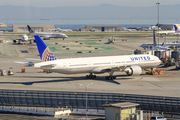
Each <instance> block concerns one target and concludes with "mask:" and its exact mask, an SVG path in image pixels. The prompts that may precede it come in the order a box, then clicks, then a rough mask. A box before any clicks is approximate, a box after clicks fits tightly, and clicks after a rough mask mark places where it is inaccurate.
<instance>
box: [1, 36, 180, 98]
mask: <svg viewBox="0 0 180 120" xmlns="http://www.w3.org/2000/svg"><path fill="white" fill-rule="evenodd" d="M92 37H94V36H92V35H91V36H90V37H69V38H67V39H65V40H64V41H63V40H62V39H52V40H47V41H45V42H46V44H47V45H48V46H49V48H50V49H51V51H52V52H53V53H54V54H55V55H56V56H57V58H59V59H61V58H71V57H72V58H74V57H88V56H107V55H109V56H111V55H122V54H132V53H133V51H134V50H135V49H136V48H139V46H140V45H141V44H142V43H147V42H151V41H152V37H148V36H145V37H144V36H141V35H140V36H139V37H138V36H136V37H132V36H118V35H117V36H116V37H114V39H116V41H115V44H105V43H106V42H107V41H108V38H110V37H103V38H101V37H98V38H96V39H94V38H92ZM100 40H101V41H100ZM75 41H78V42H75ZM167 41H168V40H167ZM171 41H176V37H172V38H171ZM80 43H82V44H80ZM63 46H65V47H63ZM66 48H69V50H66ZM95 48H98V49H95ZM77 51H82V53H77ZM89 51H91V52H89ZM0 52H1V54H0V69H4V70H9V68H10V67H12V68H13V71H14V75H13V76H0V88H1V89H11V90H12V89H13V90H39V91H78V92H84V91H85V86H86V85H88V84H89V83H93V85H90V86H89V87H88V91H90V92H105V93H124V94H138V95H154V96H170V97H179V96H180V87H179V84H180V79H179V78H180V74H179V73H180V72H179V71H178V70H175V69H173V68H175V67H171V68H172V69H168V68H162V69H163V70H165V71H164V73H163V74H162V75H145V71H143V73H142V75H140V76H127V75H126V73H125V72H116V73H115V74H114V75H116V76H117V79H116V80H105V76H108V75H109V74H107V73H106V74H98V75H97V78H96V79H93V80H92V79H86V78H85V76H86V75H87V74H75V75H74V74H73V75H64V74H59V73H48V74H47V73H43V72H42V70H41V69H35V68H34V67H29V66H26V65H23V64H17V63H14V61H21V62H29V61H31V62H39V61H33V60H28V59H25V58H35V59H39V56H38V51H37V48H36V45H35V43H33V44H29V43H26V44H22V43H21V44H20V45H18V44H13V43H12V42H8V43H0ZM22 68H25V70H26V71H25V73H22V72H21V69H22ZM80 84H83V86H80Z"/></svg>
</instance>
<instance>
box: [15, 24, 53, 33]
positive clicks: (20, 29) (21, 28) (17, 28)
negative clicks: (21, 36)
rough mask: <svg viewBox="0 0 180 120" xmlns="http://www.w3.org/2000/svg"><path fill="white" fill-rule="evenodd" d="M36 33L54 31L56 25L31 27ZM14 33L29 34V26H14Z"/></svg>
mask: <svg viewBox="0 0 180 120" xmlns="http://www.w3.org/2000/svg"><path fill="white" fill-rule="evenodd" d="M29 26H30V27H31V28H32V29H33V31H34V32H49V29H54V25H29ZM13 32H29V31H28V28H27V25H13Z"/></svg>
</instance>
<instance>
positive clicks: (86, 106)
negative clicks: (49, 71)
mask: <svg viewBox="0 0 180 120" xmlns="http://www.w3.org/2000/svg"><path fill="white" fill-rule="evenodd" d="M92 84H93V83H89V84H88V85H86V86H84V87H85V91H86V120H87V88H88V86H89V85H92ZM80 86H83V84H80Z"/></svg>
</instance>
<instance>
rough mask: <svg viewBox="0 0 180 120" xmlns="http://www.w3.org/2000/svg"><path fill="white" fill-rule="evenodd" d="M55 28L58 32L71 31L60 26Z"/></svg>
mask: <svg viewBox="0 0 180 120" xmlns="http://www.w3.org/2000/svg"><path fill="white" fill-rule="evenodd" d="M56 30H58V31H59V32H71V31H72V30H71V29H61V28H57V29H56Z"/></svg>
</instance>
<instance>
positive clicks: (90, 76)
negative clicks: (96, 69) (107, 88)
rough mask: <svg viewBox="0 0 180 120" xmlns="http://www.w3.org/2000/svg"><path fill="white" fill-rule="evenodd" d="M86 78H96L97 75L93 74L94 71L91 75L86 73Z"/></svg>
mask: <svg viewBox="0 0 180 120" xmlns="http://www.w3.org/2000/svg"><path fill="white" fill-rule="evenodd" d="M86 78H87V79H89V78H90V79H92V78H93V79H94V78H96V75H93V74H92V73H90V74H89V75H86Z"/></svg>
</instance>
